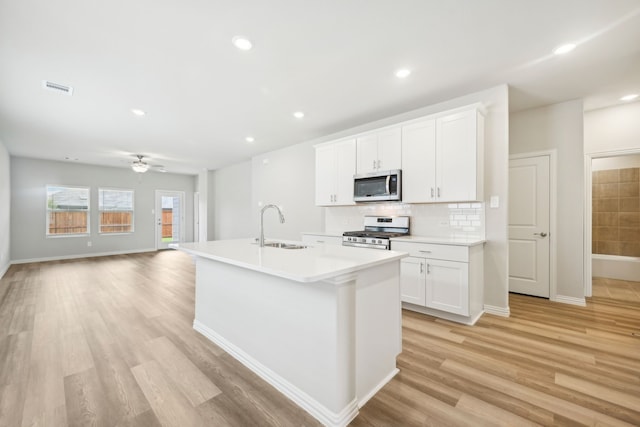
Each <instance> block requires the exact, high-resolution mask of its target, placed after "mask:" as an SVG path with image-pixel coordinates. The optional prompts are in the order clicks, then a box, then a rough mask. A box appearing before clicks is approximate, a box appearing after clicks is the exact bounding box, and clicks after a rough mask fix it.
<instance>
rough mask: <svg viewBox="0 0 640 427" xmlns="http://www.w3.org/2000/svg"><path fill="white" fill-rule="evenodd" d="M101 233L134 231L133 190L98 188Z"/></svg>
mask: <svg viewBox="0 0 640 427" xmlns="http://www.w3.org/2000/svg"><path fill="white" fill-rule="evenodd" d="M98 210H99V211H100V233H132V232H133V190H114V189H105V188H100V189H98Z"/></svg>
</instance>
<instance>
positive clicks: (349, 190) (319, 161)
mask: <svg viewBox="0 0 640 427" xmlns="http://www.w3.org/2000/svg"><path fill="white" fill-rule="evenodd" d="M355 171H356V140H355V139H347V140H343V141H338V142H334V143H328V144H323V145H319V146H317V147H316V205H318V206H336V205H353V204H355V203H354V201H353V175H354V174H355Z"/></svg>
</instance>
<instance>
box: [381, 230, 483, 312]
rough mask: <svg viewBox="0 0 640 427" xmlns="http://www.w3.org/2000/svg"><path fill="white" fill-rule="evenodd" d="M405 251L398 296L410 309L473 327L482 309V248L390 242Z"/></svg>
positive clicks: (394, 246)
mask: <svg viewBox="0 0 640 427" xmlns="http://www.w3.org/2000/svg"><path fill="white" fill-rule="evenodd" d="M391 249H392V250H396V251H402V252H408V253H409V255H410V256H409V257H407V258H404V259H402V261H401V263H400V295H401V300H402V302H403V307H404V308H406V309H409V310H413V311H418V312H421V313H425V314H430V315H433V316H437V317H442V318H445V319H448V320H453V321H457V322H461V323H467V324H473V323H475V321H476V320H477V319H478V318H479V317H480V315H481V314H482V310H483V305H484V304H483V288H484V278H483V274H484V273H483V271H484V268H483V264H484V256H483V245H482V244H475V245H470V246H464V245H462V246H461V245H445V244H431V243H414V242H398V241H392V242H391Z"/></svg>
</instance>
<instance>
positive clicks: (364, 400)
mask: <svg viewBox="0 0 640 427" xmlns="http://www.w3.org/2000/svg"><path fill="white" fill-rule="evenodd" d="M398 372H400V369H398V368H395V369H394V370H393V371H391V372H389V375H387V376H386V377H384V378H383V380H382V381H380V383H379V384H378V385H377V386H375V387H374V388H373V389H372V390H371V391H370V392H369V393H367V395H366V396H364V397H363V398H362V399H360V400H359V401H358V408H362V407H363V406H364V405H365V404H366V403H367V402H368V401H369V399H371V398H372V397H373V396H374V395H375V394H376V393H377V392H379V391H380V389H381V388H382V387H384V386H385V385H386V384H387V383H388V382H389V381H391V380H392V379H393V377H395V376H396V374H397V373H398ZM356 415H357V414H356Z"/></svg>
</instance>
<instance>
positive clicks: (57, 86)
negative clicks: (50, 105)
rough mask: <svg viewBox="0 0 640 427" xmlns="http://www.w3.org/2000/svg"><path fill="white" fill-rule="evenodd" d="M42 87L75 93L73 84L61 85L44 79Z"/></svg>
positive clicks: (70, 93) (59, 91)
mask: <svg viewBox="0 0 640 427" xmlns="http://www.w3.org/2000/svg"><path fill="white" fill-rule="evenodd" d="M42 87H43V88H45V89H47V90H52V91H54V92H58V93H64V94H65V95H69V96H71V95H73V88H72V87H71V86H65V85H61V84H59V83H54V82H50V81H48V80H43V81H42Z"/></svg>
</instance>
